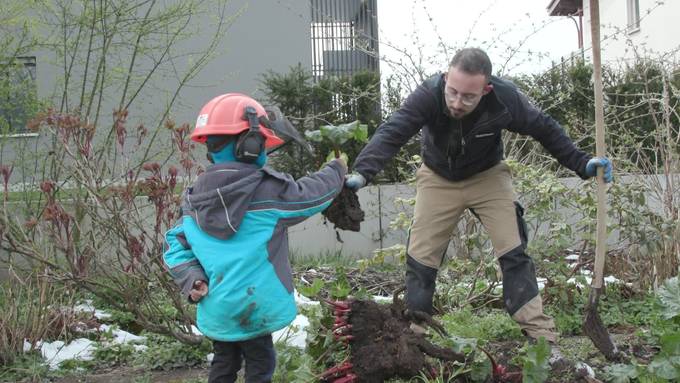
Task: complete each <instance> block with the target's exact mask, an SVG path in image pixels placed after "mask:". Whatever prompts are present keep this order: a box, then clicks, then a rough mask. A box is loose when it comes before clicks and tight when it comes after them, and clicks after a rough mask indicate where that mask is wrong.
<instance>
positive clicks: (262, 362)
mask: <svg viewBox="0 0 680 383" xmlns="http://www.w3.org/2000/svg"><path fill="white" fill-rule="evenodd" d="M240 343H241V349H242V350H243V357H244V358H245V360H246V383H269V382H271V381H272V376H273V375H274V369H275V368H276V351H274V342H273V341H272V335H271V334H267V335H264V336H261V337H259V338H255V339H250V340H246V341H242V342H240Z"/></svg>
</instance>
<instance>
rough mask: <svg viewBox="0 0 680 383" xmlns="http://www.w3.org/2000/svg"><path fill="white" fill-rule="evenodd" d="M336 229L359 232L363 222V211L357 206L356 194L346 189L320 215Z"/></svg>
mask: <svg viewBox="0 0 680 383" xmlns="http://www.w3.org/2000/svg"><path fill="white" fill-rule="evenodd" d="M322 214H323V215H324V217H326V219H327V220H328V221H330V222H332V223H333V225H334V226H335V228H336V229H340V230H351V231H359V230H360V229H361V222H362V221H363V220H364V216H365V214H364V211H363V210H361V205H360V204H359V196H357V193H356V192H355V191H353V190H351V189H348V188H346V187H343V188H342V191H341V192H340V194H338V196H337V197H335V199H334V200H333V202H332V203H331V205H330V206H328V208H327V209H326V210H324V211H323V213H322Z"/></svg>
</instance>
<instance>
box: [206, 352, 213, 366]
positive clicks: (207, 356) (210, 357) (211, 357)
mask: <svg viewBox="0 0 680 383" xmlns="http://www.w3.org/2000/svg"><path fill="white" fill-rule="evenodd" d="M214 357H215V354H214V353H212V352H211V353H210V354H208V355H206V356H205V360H207V361H208V363H212V361H213V358H214Z"/></svg>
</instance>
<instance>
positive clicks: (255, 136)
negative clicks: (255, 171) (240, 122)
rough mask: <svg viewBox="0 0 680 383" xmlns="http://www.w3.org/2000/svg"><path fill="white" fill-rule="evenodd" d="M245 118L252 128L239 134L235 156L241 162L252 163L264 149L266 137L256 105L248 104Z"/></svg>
mask: <svg viewBox="0 0 680 383" xmlns="http://www.w3.org/2000/svg"><path fill="white" fill-rule="evenodd" d="M243 119H244V120H246V121H248V125H249V126H250V128H249V129H248V130H247V131H245V132H244V133H241V134H240V135H239V137H238V140H237V141H236V145H235V146H234V156H235V157H236V159H237V160H239V161H241V162H246V163H250V164H252V163H254V162H255V161H256V160H257V158H258V157H260V153H262V151H263V150H264V144H265V137H264V135H263V134H262V131H260V120H259V119H258V118H257V111H256V110H255V108H254V107H252V106H246V108H245V115H244V116H243Z"/></svg>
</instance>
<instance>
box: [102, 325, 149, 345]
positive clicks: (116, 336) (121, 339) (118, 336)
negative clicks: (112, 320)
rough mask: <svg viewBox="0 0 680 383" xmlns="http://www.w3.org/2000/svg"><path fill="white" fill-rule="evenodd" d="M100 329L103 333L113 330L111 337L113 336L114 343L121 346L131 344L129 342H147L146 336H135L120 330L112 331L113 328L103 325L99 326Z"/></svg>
mask: <svg viewBox="0 0 680 383" xmlns="http://www.w3.org/2000/svg"><path fill="white" fill-rule="evenodd" d="M99 329H100V330H101V331H109V330H111V335H113V343H119V344H123V343H129V342H140V343H141V342H145V341H146V337H144V336H139V335H135V334H132V333H129V332H127V331H124V330H120V329H118V328H114V329H111V326H109V325H105V324H103V325H101V326H99Z"/></svg>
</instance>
